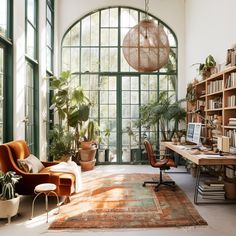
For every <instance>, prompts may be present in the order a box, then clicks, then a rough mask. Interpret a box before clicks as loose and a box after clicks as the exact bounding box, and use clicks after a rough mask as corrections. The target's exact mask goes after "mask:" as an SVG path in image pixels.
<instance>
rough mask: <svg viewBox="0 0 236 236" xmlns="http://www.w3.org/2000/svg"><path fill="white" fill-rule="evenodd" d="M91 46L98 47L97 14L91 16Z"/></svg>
mask: <svg viewBox="0 0 236 236" xmlns="http://www.w3.org/2000/svg"><path fill="white" fill-rule="evenodd" d="M90 37H91V44H90V45H91V46H98V45H99V13H98V12H96V13H94V14H93V15H92V16H91V36H90Z"/></svg>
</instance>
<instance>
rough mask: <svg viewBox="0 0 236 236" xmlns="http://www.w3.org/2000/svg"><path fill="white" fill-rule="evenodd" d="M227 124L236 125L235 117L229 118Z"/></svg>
mask: <svg viewBox="0 0 236 236" xmlns="http://www.w3.org/2000/svg"><path fill="white" fill-rule="evenodd" d="M228 125H229V126H236V118H229V124H228Z"/></svg>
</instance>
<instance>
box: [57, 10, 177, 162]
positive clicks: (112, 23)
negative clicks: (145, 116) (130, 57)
mask: <svg viewBox="0 0 236 236" xmlns="http://www.w3.org/2000/svg"><path fill="white" fill-rule="evenodd" d="M149 17H150V18H152V19H154V20H155V21H156V23H157V24H159V25H162V26H163V28H164V30H165V32H166V34H167V35H168V38H169V43H170V47H171V53H170V56H169V62H168V64H167V65H166V66H165V67H163V68H161V69H160V70H158V71H155V72H153V73H140V72H137V71H135V70H134V69H133V68H131V67H130V66H129V65H128V63H127V62H126V60H125V58H124V56H123V53H122V42H123V39H124V37H125V35H126V33H127V32H128V31H129V29H130V28H132V27H133V26H135V25H136V24H138V22H139V21H140V20H142V19H144V18H145V13H144V12H143V11H140V10H137V9H133V8H127V7H111V8H107V9H101V10H98V11H96V12H92V13H91V14H88V15H86V16H85V17H83V18H82V19H80V20H79V21H77V22H76V23H75V24H73V25H72V26H71V27H70V28H69V30H68V31H67V32H66V33H65V35H64V37H63V40H62V54H61V55H62V59H61V63H62V70H70V71H71V72H73V73H75V75H74V76H73V84H74V86H81V87H82V88H83V89H84V90H85V91H86V93H87V95H88V96H89V97H90V99H91V100H92V101H93V102H94V104H95V106H94V107H93V108H92V110H91V114H90V117H91V118H92V119H95V120H97V121H98V123H99V125H100V129H101V137H102V140H103V141H102V142H101V143H100V153H102V149H109V151H110V155H108V156H107V157H106V159H105V161H106V162H115V163H123V162H133V163H138V162H143V161H145V157H144V156H143V155H142V139H143V137H144V136H148V137H149V138H151V139H152V140H153V142H156V143H158V142H157V141H158V138H159V133H158V132H157V130H155V129H154V128H151V129H150V130H146V129H145V128H144V127H142V128H140V127H137V126H136V122H137V120H138V119H139V115H140V114H139V108H140V106H141V105H143V104H147V103H148V102H150V101H155V100H158V97H159V93H160V92H161V91H167V93H168V96H172V95H174V97H175V98H176V94H177V91H176V89H177V88H176V86H175V84H177V40H176V37H175V34H174V33H173V31H172V30H171V29H170V28H169V27H168V26H167V25H166V24H165V23H163V22H162V21H160V20H159V19H157V18H156V17H154V16H151V15H150V16H149ZM108 130H109V131H110V132H109V133H110V135H106V134H107V132H106V131H108ZM99 161H100V162H103V161H104V159H103V156H102V155H101V158H100V157H99Z"/></svg>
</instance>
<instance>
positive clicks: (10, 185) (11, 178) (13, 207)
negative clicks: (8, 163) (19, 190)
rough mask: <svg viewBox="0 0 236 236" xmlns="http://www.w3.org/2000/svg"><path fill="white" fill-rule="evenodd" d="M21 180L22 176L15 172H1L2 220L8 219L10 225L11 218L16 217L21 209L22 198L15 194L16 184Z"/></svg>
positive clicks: (0, 207)
mask: <svg viewBox="0 0 236 236" xmlns="http://www.w3.org/2000/svg"><path fill="white" fill-rule="evenodd" d="M20 178H21V176H19V175H16V173H15V172H13V171H8V172H6V173H3V172H0V185H1V194H0V209H1V211H0V218H8V223H9V224H10V222H11V217H12V216H14V215H16V214H17V212H18V209H19V203H20V196H19V195H18V194H16V192H15V184H16V183H17V182H18V181H19V179H20Z"/></svg>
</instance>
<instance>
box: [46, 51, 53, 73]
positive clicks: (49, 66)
mask: <svg viewBox="0 0 236 236" xmlns="http://www.w3.org/2000/svg"><path fill="white" fill-rule="evenodd" d="M47 70H49V71H52V51H51V50H50V49H49V48H47Z"/></svg>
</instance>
